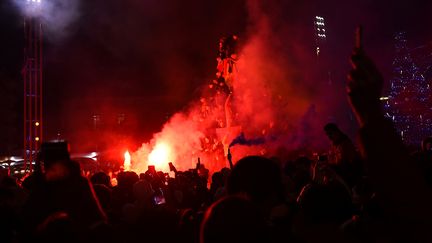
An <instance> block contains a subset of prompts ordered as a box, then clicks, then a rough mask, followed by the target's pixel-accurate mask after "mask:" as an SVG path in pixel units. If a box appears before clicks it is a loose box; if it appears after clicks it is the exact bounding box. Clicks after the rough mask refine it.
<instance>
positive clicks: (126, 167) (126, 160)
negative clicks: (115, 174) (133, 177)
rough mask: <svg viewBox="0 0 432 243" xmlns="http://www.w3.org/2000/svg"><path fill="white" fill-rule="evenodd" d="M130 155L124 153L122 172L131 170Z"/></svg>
mask: <svg viewBox="0 0 432 243" xmlns="http://www.w3.org/2000/svg"><path fill="white" fill-rule="evenodd" d="M131 165H132V164H131V155H130V153H129V151H127V150H126V152H125V153H124V163H123V170H124V171H130V170H131Z"/></svg>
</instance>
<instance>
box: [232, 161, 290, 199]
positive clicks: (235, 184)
mask: <svg viewBox="0 0 432 243" xmlns="http://www.w3.org/2000/svg"><path fill="white" fill-rule="evenodd" d="M227 189H228V194H229V195H235V194H246V195H248V196H249V197H250V198H251V200H252V201H254V202H257V203H262V202H265V201H267V202H268V201H273V202H274V203H277V202H279V201H280V200H282V198H283V184H282V173H281V169H280V167H279V165H278V164H276V163H275V162H274V161H272V160H270V159H267V158H264V157H259V156H248V157H245V158H243V159H241V160H239V161H238V162H237V163H236V165H235V166H234V168H233V170H232V171H231V174H230V176H229V178H228V185H227Z"/></svg>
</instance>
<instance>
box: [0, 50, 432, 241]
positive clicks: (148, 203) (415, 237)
mask: <svg viewBox="0 0 432 243" xmlns="http://www.w3.org/2000/svg"><path fill="white" fill-rule="evenodd" d="M351 63H352V70H351V72H350V74H349V80H348V84H347V91H348V97H349V100H350V102H351V106H352V109H353V111H354V112H355V114H356V116H357V120H358V122H359V124H360V130H359V142H358V146H359V150H357V149H356V147H355V146H354V144H353V143H352V142H351V140H350V139H349V138H348V137H347V136H346V135H345V134H344V133H343V132H342V131H341V130H340V129H339V128H338V127H337V125H336V124H332V123H330V124H327V125H325V126H324V129H323V136H324V134H326V135H327V136H328V138H329V139H330V140H331V142H332V148H331V150H330V151H329V153H328V154H327V155H326V156H319V157H316V158H308V157H298V158H297V159H295V160H292V161H287V162H285V163H281V162H280V161H279V162H277V161H276V160H274V159H270V158H265V157H260V156H248V157H245V158H242V159H240V160H239V161H237V163H235V165H234V166H233V167H232V168H224V169H222V170H220V171H217V172H214V173H213V174H212V175H209V173H208V170H206V169H205V168H204V166H203V165H202V164H199V163H198V164H197V166H196V168H193V169H190V170H188V171H177V170H176V169H175V167H174V166H173V165H172V164H171V165H170V167H171V170H172V171H174V173H175V176H174V177H169V176H167V174H165V173H163V172H158V171H156V170H155V169H154V167H151V166H150V167H149V168H148V170H147V171H146V172H145V173H142V174H139V175H138V174H136V173H135V172H130V171H124V172H120V173H119V174H118V175H117V185H115V186H113V185H112V184H111V178H110V176H109V175H107V174H106V173H104V172H97V173H94V174H92V175H91V177H90V178H87V177H84V176H83V175H82V173H81V170H80V166H79V164H78V163H77V162H74V161H72V160H71V159H70V158H69V154H68V152H67V148H65V146H66V145H65V144H62V143H59V144H45V145H44V146H45V147H44V150H43V151H44V152H42V153H40V154H39V159H40V161H43V164H38V165H37V167H36V168H35V171H34V173H33V174H31V175H30V176H28V177H26V178H25V179H24V180H23V181H18V180H17V179H14V178H13V177H9V176H2V177H1V178H0V215H1V216H0V224H1V225H0V242H201V243H210V242H432V234H430V229H432V228H431V227H432V209H431V205H432V198H431V195H432V194H431V192H430V189H431V185H432V138H427V139H425V140H424V141H423V144H422V150H421V151H419V152H417V153H415V154H410V153H409V152H408V150H407V149H406V147H405V146H404V145H403V143H402V141H401V139H400V138H399V137H398V136H397V134H396V132H395V131H394V129H393V126H392V124H391V122H390V121H387V120H386V119H385V118H384V116H383V113H382V111H381V108H380V103H379V97H380V93H381V90H382V83H383V79H382V76H381V74H380V72H379V70H378V69H377V68H376V67H375V65H374V63H373V62H372V61H371V60H370V59H369V58H368V57H367V56H366V55H365V53H364V51H363V50H362V49H360V48H357V49H355V50H354V53H353V55H352V56H351ZM62 146H63V147H62ZM210 176H211V177H210ZM209 181H211V184H210V187H208V183H209Z"/></svg>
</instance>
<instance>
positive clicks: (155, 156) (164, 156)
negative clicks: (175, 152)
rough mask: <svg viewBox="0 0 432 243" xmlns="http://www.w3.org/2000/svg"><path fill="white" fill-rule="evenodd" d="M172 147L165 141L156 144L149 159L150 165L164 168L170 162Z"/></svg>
mask: <svg viewBox="0 0 432 243" xmlns="http://www.w3.org/2000/svg"><path fill="white" fill-rule="evenodd" d="M170 153H171V148H170V147H169V146H168V145H167V144H165V143H158V144H156V146H155V148H154V149H153V151H152V152H151V153H150V154H149V156H148V160H149V164H150V165H154V166H155V167H158V168H164V167H166V165H167V164H168V162H170Z"/></svg>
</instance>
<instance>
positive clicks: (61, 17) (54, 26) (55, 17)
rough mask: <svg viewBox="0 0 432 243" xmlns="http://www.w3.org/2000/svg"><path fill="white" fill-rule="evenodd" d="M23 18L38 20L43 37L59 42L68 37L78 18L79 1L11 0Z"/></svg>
mask: <svg viewBox="0 0 432 243" xmlns="http://www.w3.org/2000/svg"><path fill="white" fill-rule="evenodd" d="M12 1H13V3H14V4H15V5H16V7H17V8H18V9H19V11H20V12H21V13H22V14H23V15H24V16H31V17H35V18H40V19H41V21H42V23H43V27H44V32H45V33H44V35H47V36H48V39H50V40H59V39H63V38H65V37H67V36H68V35H69V31H70V28H71V27H72V24H73V23H74V22H75V21H76V20H77V18H78V17H79V3H80V1H79V0H67V1H64V0H12Z"/></svg>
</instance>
